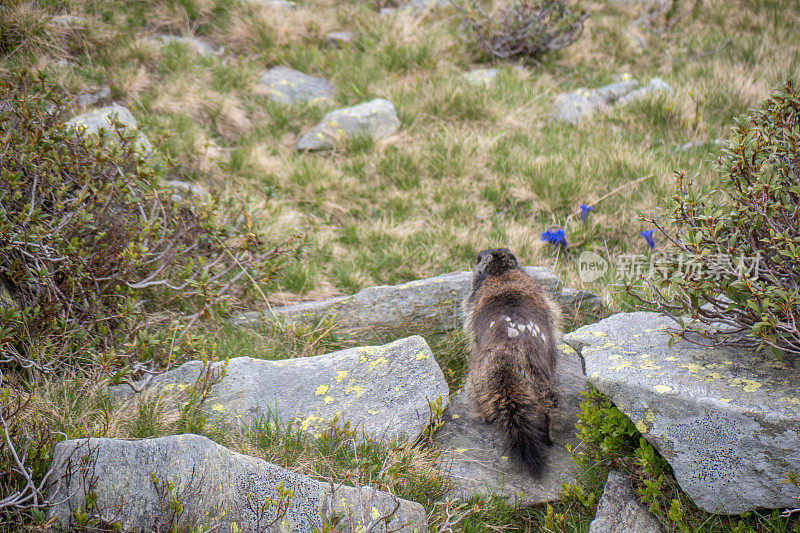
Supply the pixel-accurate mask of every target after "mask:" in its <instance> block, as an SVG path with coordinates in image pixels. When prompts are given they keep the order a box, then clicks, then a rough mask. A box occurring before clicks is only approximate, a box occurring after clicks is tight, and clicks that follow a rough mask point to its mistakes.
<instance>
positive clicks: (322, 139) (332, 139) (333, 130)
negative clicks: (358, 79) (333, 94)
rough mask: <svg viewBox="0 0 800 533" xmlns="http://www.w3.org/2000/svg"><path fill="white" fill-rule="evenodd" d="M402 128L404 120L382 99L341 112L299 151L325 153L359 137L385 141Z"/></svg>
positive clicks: (324, 121) (317, 128)
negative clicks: (384, 139) (321, 151)
mask: <svg viewBox="0 0 800 533" xmlns="http://www.w3.org/2000/svg"><path fill="white" fill-rule="evenodd" d="M399 128H400V119H398V118H397V112H396V111H395V109H394V106H393V105H392V103H391V102H390V101H389V100H384V99H383V98H378V99H375V100H372V101H370V102H366V103H363V104H358V105H355V106H353V107H346V108H344V109H337V110H336V111H332V112H330V113H328V114H327V115H325V116H324V117H323V118H322V121H321V122H320V123H319V124H317V125H316V126H314V127H313V128H312V129H311V130H310V131H308V132H306V133H305V134H304V135H303V136H302V137H300V140H299V141H297V149H298V150H325V149H330V148H333V147H334V146H336V144H337V143H339V142H342V141H345V140H347V139H352V138H355V137H371V138H373V139H381V138H383V137H388V136H389V135H392V134H393V133H395V132H396V131H397V130H398V129H399Z"/></svg>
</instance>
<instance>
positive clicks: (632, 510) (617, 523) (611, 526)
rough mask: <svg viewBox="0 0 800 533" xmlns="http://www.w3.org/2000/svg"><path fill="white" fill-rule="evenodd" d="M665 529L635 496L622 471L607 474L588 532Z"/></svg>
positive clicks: (628, 532)
mask: <svg viewBox="0 0 800 533" xmlns="http://www.w3.org/2000/svg"><path fill="white" fill-rule="evenodd" d="M663 531H664V528H663V527H661V522H659V521H658V520H657V519H656V518H655V517H654V516H653V515H652V514H650V512H649V511H648V510H647V509H646V508H645V506H644V505H642V504H641V503H640V502H639V500H638V499H637V498H636V494H635V493H634V492H633V489H632V488H631V484H630V481H629V480H628V478H627V477H626V476H625V475H624V474H622V473H621V472H617V471H612V472H609V473H608V480H607V481H606V486H605V488H604V489H603V496H602V497H601V498H600V502H599V503H598V504H597V513H596V514H595V517H594V520H592V523H591V524H590V525H589V533H662V532H663Z"/></svg>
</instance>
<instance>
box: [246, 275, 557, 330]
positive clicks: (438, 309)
mask: <svg viewBox="0 0 800 533" xmlns="http://www.w3.org/2000/svg"><path fill="white" fill-rule="evenodd" d="M525 270H526V271H527V272H528V274H530V275H531V276H533V277H534V278H536V279H537V280H538V281H539V283H541V284H542V285H544V287H545V288H547V289H548V290H549V291H550V292H551V294H553V295H554V296H555V297H558V295H559V294H560V293H561V282H560V281H559V279H558V278H557V277H556V276H555V274H553V273H552V272H551V271H550V270H548V269H546V268H543V267H527V268H526V269H525ZM471 280H472V273H471V272H469V271H463V272H452V273H449V274H442V275H440V276H436V277H433V278H427V279H421V280H415V281H409V282H408V283H403V284H400V285H379V286H377V287H368V288H366V289H363V290H361V291H359V292H357V293H356V294H354V295H352V296H341V297H338V298H330V299H328V300H323V301H321V302H303V303H299V304H293V305H287V306H282V307H274V308H271V309H269V310H267V311H264V312H258V311H256V312H250V313H245V314H243V315H240V316H239V317H236V318H235V319H234V323H235V324H240V325H242V324H258V323H259V322H260V321H261V319H262V318H264V319H267V320H270V319H275V318H279V319H281V320H283V321H286V322H289V323H292V322H294V323H308V322H314V321H319V320H323V319H330V320H334V321H336V322H337V323H338V324H340V326H341V327H344V328H348V327H355V328H373V329H382V328H398V327H404V326H410V325H414V324H430V325H433V326H439V327H443V328H447V329H451V328H454V327H458V326H459V325H460V323H461V319H460V313H461V301H462V300H463V299H464V298H465V297H466V296H467V293H468V291H469V288H470V284H471V283H472V281H471Z"/></svg>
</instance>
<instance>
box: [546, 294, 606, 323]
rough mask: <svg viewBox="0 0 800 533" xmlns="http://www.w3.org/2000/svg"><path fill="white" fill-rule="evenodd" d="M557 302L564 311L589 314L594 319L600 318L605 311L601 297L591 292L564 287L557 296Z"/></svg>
mask: <svg viewBox="0 0 800 533" xmlns="http://www.w3.org/2000/svg"><path fill="white" fill-rule="evenodd" d="M558 303H559V304H561V308H562V309H563V310H565V311H570V310H572V311H577V312H579V313H581V314H585V315H589V316H591V317H594V318H595V319H598V320H599V319H600V318H602V316H603V315H604V314H605V312H606V306H605V304H604V303H603V299H602V298H600V297H599V296H597V295H596V294H592V293H591V292H587V291H581V290H578V289H572V288H570V287H564V288H563V289H561V294H560V295H559V296H558Z"/></svg>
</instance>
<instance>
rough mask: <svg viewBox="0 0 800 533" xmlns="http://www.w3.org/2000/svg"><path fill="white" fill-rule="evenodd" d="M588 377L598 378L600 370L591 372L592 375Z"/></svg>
mask: <svg viewBox="0 0 800 533" xmlns="http://www.w3.org/2000/svg"><path fill="white" fill-rule="evenodd" d="M589 377H591V378H592V379H600V372H592V375H591V376H589Z"/></svg>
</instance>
